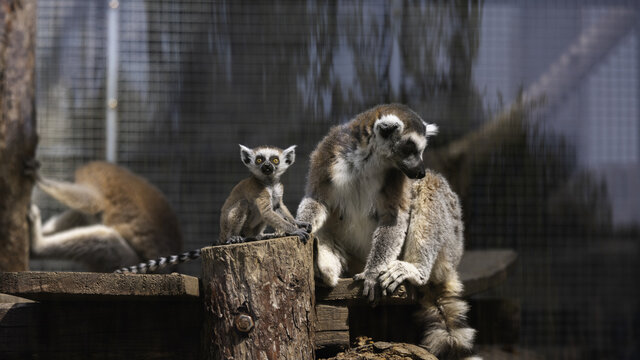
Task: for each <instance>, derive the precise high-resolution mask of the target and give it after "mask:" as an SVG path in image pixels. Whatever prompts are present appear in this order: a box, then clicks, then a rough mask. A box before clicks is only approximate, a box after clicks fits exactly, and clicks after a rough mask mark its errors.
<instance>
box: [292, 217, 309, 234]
mask: <svg viewBox="0 0 640 360" xmlns="http://www.w3.org/2000/svg"><path fill="white" fill-rule="evenodd" d="M295 224H296V226H297V227H298V228H299V229H303V230H304V231H306V232H308V233H309V234H311V231H312V230H313V229H312V227H311V224H310V223H308V222H305V221H298V220H295Z"/></svg>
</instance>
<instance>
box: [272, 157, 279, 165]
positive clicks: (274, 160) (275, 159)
mask: <svg viewBox="0 0 640 360" xmlns="http://www.w3.org/2000/svg"><path fill="white" fill-rule="evenodd" d="M271 162H272V163H274V164H276V165H278V164H279V163H280V159H278V158H273V159H271Z"/></svg>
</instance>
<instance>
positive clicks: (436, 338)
mask: <svg viewBox="0 0 640 360" xmlns="http://www.w3.org/2000/svg"><path fill="white" fill-rule="evenodd" d="M461 294H462V283H461V282H460V280H458V277H457V275H456V276H453V277H452V278H450V279H448V280H447V281H446V282H444V283H441V284H430V285H429V287H428V289H426V294H425V295H424V297H423V298H422V299H421V301H420V304H421V305H422V308H421V309H420V310H419V313H418V315H419V316H420V317H421V318H422V319H423V320H424V321H425V325H426V329H425V332H424V337H423V339H422V343H423V344H424V345H425V346H426V347H427V349H428V350H429V351H431V352H432V353H433V354H434V355H436V356H437V357H438V359H442V360H461V359H466V360H471V359H480V357H477V356H475V355H474V352H473V340H474V338H475V333H476V331H475V330H474V329H472V328H471V327H469V325H467V311H468V310H469V306H468V305H467V303H466V302H465V301H464V300H463V299H461V298H460V295H461Z"/></svg>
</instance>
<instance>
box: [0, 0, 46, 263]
mask: <svg viewBox="0 0 640 360" xmlns="http://www.w3.org/2000/svg"><path fill="white" fill-rule="evenodd" d="M35 21H36V1H35V0H0V271H23V270H28V266H29V240H28V226H27V220H26V219H27V211H28V209H29V202H30V200H31V189H32V188H33V182H32V181H31V180H30V179H28V178H26V177H25V176H23V164H24V162H25V161H27V160H30V159H32V158H33V157H34V155H35V149H36V143H37V135H36V121H35V106H34V104H35V100H34V96H35V95H34V93H35V91H34V90H35V82H34V79H35V77H34V69H35V51H34V50H35Z"/></svg>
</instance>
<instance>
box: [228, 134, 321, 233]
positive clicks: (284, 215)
mask: <svg viewBox="0 0 640 360" xmlns="http://www.w3.org/2000/svg"><path fill="white" fill-rule="evenodd" d="M295 148H296V146H295V145H294V146H290V147H288V148H286V149H284V150H281V149H279V148H276V147H271V146H260V147H257V148H254V149H249V148H247V147H246V146H243V145H240V158H241V160H242V163H243V164H244V165H245V166H246V167H247V168H249V171H250V172H251V176H250V177H248V178H246V179H244V180H242V181H240V183H238V185H236V186H235V187H234V188H233V190H231V194H229V197H228V198H227V200H226V201H225V202H224V205H222V211H221V215H220V239H219V243H220V244H232V243H239V242H244V241H246V240H248V239H249V240H254V239H264V238H268V237H272V236H279V235H295V236H298V237H300V239H302V240H303V241H305V242H306V241H307V240H308V239H309V232H310V231H311V225H310V224H309V223H307V222H303V221H297V220H296V219H295V218H294V217H293V215H291V213H290V212H289V209H287V207H286V206H285V205H284V203H283V202H282V194H283V191H284V190H283V187H282V184H281V183H280V176H282V174H283V173H284V172H285V171H287V169H288V168H289V166H291V165H292V164H293V162H294V161H295V158H296V153H295ZM267 226H270V227H272V228H273V229H274V230H275V234H273V235H270V234H264V230H265V228H266V227H267Z"/></svg>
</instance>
